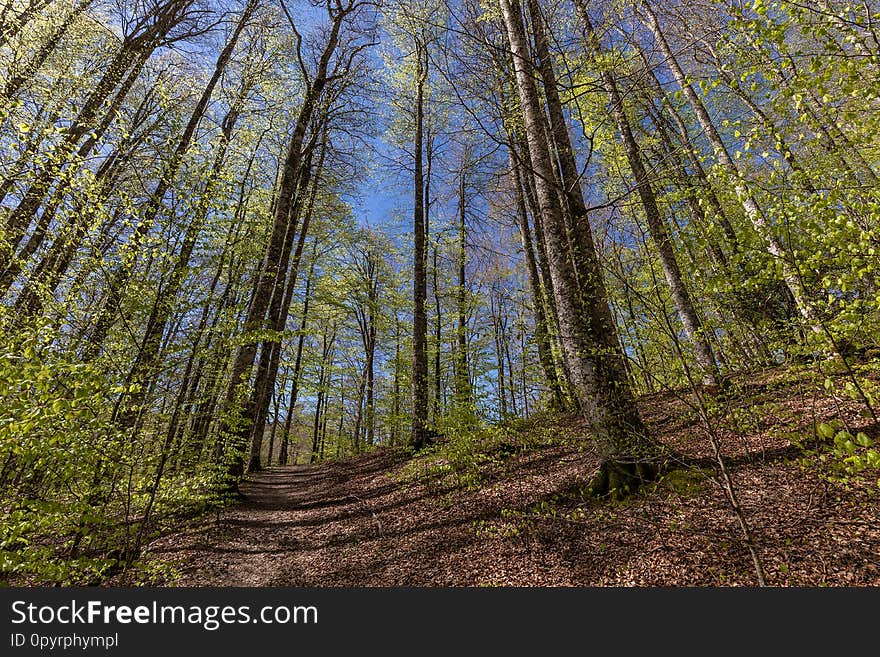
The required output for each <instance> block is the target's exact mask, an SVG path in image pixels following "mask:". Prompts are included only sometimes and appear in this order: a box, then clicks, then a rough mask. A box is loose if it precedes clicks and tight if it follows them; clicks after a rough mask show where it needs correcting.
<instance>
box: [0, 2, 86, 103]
mask: <svg viewBox="0 0 880 657" xmlns="http://www.w3.org/2000/svg"><path fill="white" fill-rule="evenodd" d="M92 2H94V0H80V2H78V3H77V5H76V6H75V7H74V8H73V10H72V11H71V12H70V13H69V14H68V15H67V16H66V17H65V19H64V21H62V23H61V25H59V26H58V27H57V28H55V31H54V32H52V34H50V35H49V38H48V39H46V42H45V43H43V45H42V46H40V49H39V50H38V51H37V54H36V55H34V58H33V59H32V60H31V61H29V62H28V63H27V64H26V65H25V66H24V68H23V69H22V70H20V71H19V72H18V73H16V74H15V75H13V76H12V77H11V78H10V79H9V80H8V81H7V82H6V84H5V85H4V86H3V90H2V91H0V98H2V99H3V100H5V101H7V102H8V101H10V100H12V97H13V96H15V94H16V93H17V92H18V90H19V89H21V87H22V86H23V85H24V84H25V83H26V82H28V81H29V80H30V79H31V78H33V76H34V74H35V73H36V72H37V71H39V70H40V68H41V67H42V66H43V64H44V63H45V62H46V60H47V59H48V58H49V55H51V54H52V52H53V51H54V50H55V48H57V47H58V44H59V43H61V40H62V39H63V38H64V36H65V35H66V34H67V31H68V30H69V29H70V26H71V25H73V24H74V23H75V22H76V21H77V19H78V18H79V17H80V16H82V14H83V13H84V12H85V11H86V10H87V9H88V8H89V6H91V4H92Z"/></svg>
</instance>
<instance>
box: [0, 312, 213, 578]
mask: <svg viewBox="0 0 880 657" xmlns="http://www.w3.org/2000/svg"><path fill="white" fill-rule="evenodd" d="M57 338H58V335H57V332H56V331H54V330H53V329H52V328H51V327H50V326H48V325H42V326H40V327H39V329H38V330H34V331H28V332H25V333H22V334H18V335H17V336H16V337H15V338H12V337H10V336H8V335H6V336H3V337H2V342H0V408H2V413H0V580H5V581H7V582H16V583H26V582H31V581H35V582H40V583H63V584H83V583H90V582H100V581H102V580H103V579H105V578H106V577H108V576H109V575H112V574H113V573H114V572H117V571H118V570H119V569H120V568H122V567H123V566H128V565H130V564H131V563H133V562H134V561H135V559H136V557H137V555H136V554H132V553H131V551H130V550H131V548H132V546H133V544H134V540H135V537H136V535H137V534H138V532H139V531H140V522H139V520H140V519H141V517H142V514H143V511H144V508H145V506H146V504H147V500H148V498H149V497H150V492H151V487H150V484H151V481H150V479H149V477H148V473H149V469H148V468H149V466H150V465H151V464H152V462H153V459H154V455H153V454H151V453H150V451H149V450H146V452H145V450H144V449H143V446H142V445H139V444H138V443H137V442H135V441H132V439H131V435H129V434H127V433H123V432H120V431H119V430H118V429H117V428H115V426H114V425H113V423H111V422H110V418H111V417H112V414H113V408H112V407H113V400H114V399H115V398H116V397H118V395H119V393H120V390H119V389H118V387H116V386H113V385H110V384H109V383H108V378H107V376H106V373H105V372H103V371H102V370H101V368H100V366H98V365H94V364H85V363H82V362H78V361H77V359H75V358H72V357H71V355H70V354H69V353H67V352H65V351H63V350H58V349H57V348H55V346H54V343H55V341H56V340H57ZM214 476H215V475H214V474H213V473H212V472H210V471H202V472H196V473H188V474H186V475H184V474H183V473H181V474H178V475H177V476H175V477H174V478H173V481H171V482H170V483H168V484H166V485H165V486H164V487H163V488H161V489H160V491H159V492H158V495H157V497H156V501H155V503H154V510H153V514H154V517H155V518H158V519H160V522H161V521H166V520H168V519H171V518H175V519H179V518H180V517H181V516H186V515H189V514H192V513H194V512H197V511H200V510H203V509H205V508H208V507H210V506H212V505H216V504H217V503H219V500H217V499H216V494H215V493H214V491H215V490H216V486H215V485H214V481H213V480H214ZM156 527H157V525H154V526H153V527H152V529H153V530H155V528H156Z"/></svg>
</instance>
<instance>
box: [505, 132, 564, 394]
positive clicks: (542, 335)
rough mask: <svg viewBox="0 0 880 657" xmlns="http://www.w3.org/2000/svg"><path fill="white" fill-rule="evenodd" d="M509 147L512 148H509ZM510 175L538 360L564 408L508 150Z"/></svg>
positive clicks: (516, 169) (517, 173)
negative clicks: (531, 307) (527, 282)
mask: <svg viewBox="0 0 880 657" xmlns="http://www.w3.org/2000/svg"><path fill="white" fill-rule="evenodd" d="M508 149H510V147H508ZM508 160H509V162H510V169H511V174H512V177H513V188H514V197H515V199H516V215H517V220H518V224H519V234H520V239H521V241H522V247H523V254H524V256H525V260H526V272H527V273H528V280H529V290H530V291H531V296H532V305H533V306H534V309H535V344H536V345H537V347H538V360H539V361H540V363H541V369H542V371H543V372H544V379H545V380H546V381H547V387H548V389H549V390H550V395H551V404H552V406H553V407H555V408H558V409H562V408H564V407H565V397H564V395H563V392H562V387H561V386H560V384H559V378H558V377H557V373H556V363H555V362H554V358H553V346H552V345H551V343H550V333H549V330H548V325H547V312H546V304H545V301H544V292H543V291H542V289H541V280H540V274H539V273H538V265H537V261H536V259H535V252H534V246H533V244H532V234H531V230H530V229H529V217H528V213H527V211H526V203H525V198H524V196H523V186H522V171H521V167H520V165H519V164H518V163H517V162H516V160H515V158H514V156H513V153H512V152H511V151H510V150H508Z"/></svg>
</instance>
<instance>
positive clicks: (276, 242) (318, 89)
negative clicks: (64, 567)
mask: <svg viewBox="0 0 880 657" xmlns="http://www.w3.org/2000/svg"><path fill="white" fill-rule="evenodd" d="M347 15H348V12H347V11H340V12H337V13H336V14H335V15H334V17H333V24H332V26H331V28H330V34H329V36H328V39H327V43H326V45H325V47H324V50H323V52H322V54H321V58H320V60H319V62H318V67H317V72H316V74H315V77H314V79H313V81H312V84H311V86H310V87H309V88H308V89H307V90H306V93H305V97H304V99H303V103H302V106H301V107H300V112H299V116H298V117H297V121H296V125H295V127H294V130H293V135H292V136H291V139H290V142H289V145H288V149H287V156H286V158H285V161H284V166H283V168H282V173H281V180H280V182H279V185H278V195H277V202H276V204H275V211H274V214H273V219H272V230H271V234H270V236H269V240H268V243H267V245H266V251H265V255H264V256H263V261H262V264H261V266H260V268H259V270H258V272H257V275H256V278H255V281H254V285H253V290H252V293H251V301H250V304H249V308H248V312H247V316H246V318H245V320H244V325H243V326H242V333H243V334H245V335H248V334H253V333H254V332H257V331H259V330H260V329H262V328H264V325H265V323H266V311H267V310H268V308H269V304H270V302H271V297H272V291H273V289H274V287H275V280H276V276H277V273H278V269H279V263H280V262H281V260H282V257H283V256H284V255H285V252H287V253H288V254H289V250H288V249H287V248H286V244H287V245H289V244H290V242H289V240H286V236H287V229H288V223H289V218H290V211H291V206H292V204H293V201H294V196H295V194H296V191H297V190H296V186H297V181H298V179H299V177H300V174H301V164H302V160H303V155H304V153H303V150H302V146H303V142H304V140H305V135H306V130H307V128H308V126H309V124H310V123H311V122H312V115H313V113H314V111H315V109H316V106H317V103H318V100H319V98H320V97H321V95H322V94H323V91H324V88H325V87H326V85H327V82H328V73H327V72H328V67H329V65H330V59H331V58H332V56H333V53H334V52H335V51H336V47H337V46H338V44H339V38H340V30H341V27H342V22H343V20H344V19H345V18H346V16H347ZM259 342H260V340H259V339H258V338H254V337H249V338H247V340H246V341H245V343H244V344H242V345H241V346H240V347H239V348H238V349H237V351H236V353H235V357H234V358H233V364H232V371H231V377H230V379H229V385H228V387H227V389H226V394H225V395H224V402H223V406H224V411H225V413H224V419H223V421H222V422H221V427H220V430H221V435H222V436H223V438H224V440H225V441H226V443H227V444H226V445H225V447H224V449H226V450H227V451H228V452H230V458H229V460H228V468H227V469H228V473H229V475H230V477H231V478H232V479H233V480H237V479H238V477H240V476H241V475H242V474H243V472H244V456H245V450H247V436H248V430H249V429H250V428H251V427H248V426H247V423H246V422H244V423H243V422H242V420H241V417H240V412H241V410H242V406H243V405H242V403H241V401H240V399H241V398H243V399H245V400H247V399H248V397H249V395H248V393H247V388H248V383H249V376H248V374H249V372H250V370H251V368H252V367H253V365H254V360H255V358H256V356H257V347H258V345H259Z"/></svg>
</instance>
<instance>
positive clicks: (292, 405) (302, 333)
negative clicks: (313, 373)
mask: <svg viewBox="0 0 880 657" xmlns="http://www.w3.org/2000/svg"><path fill="white" fill-rule="evenodd" d="M317 250H318V240H317V239H315V241H314V246H313V247H312V255H311V260H310V265H309V273H308V275H307V276H306V288H305V291H304V294H303V310H302V319H301V320H300V324H299V336H298V337H297V343H296V360H295V361H294V364H293V376H292V377H291V383H290V402H289V403H288V406H287V420H286V421H285V424H284V435H283V436H282V437H281V453H280V455H279V457H278V462H279V463H280V464H281V465H287V454H288V449H289V446H288V445H289V442H290V426H291V423H292V421H293V412H294V410H295V409H296V400H297V397H298V396H299V382H300V374H301V372H302V355H303V344H304V343H305V339H306V326H307V325H308V319H309V303H310V301H311V289H312V277H313V276H314V273H315V262H316V260H317Z"/></svg>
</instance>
